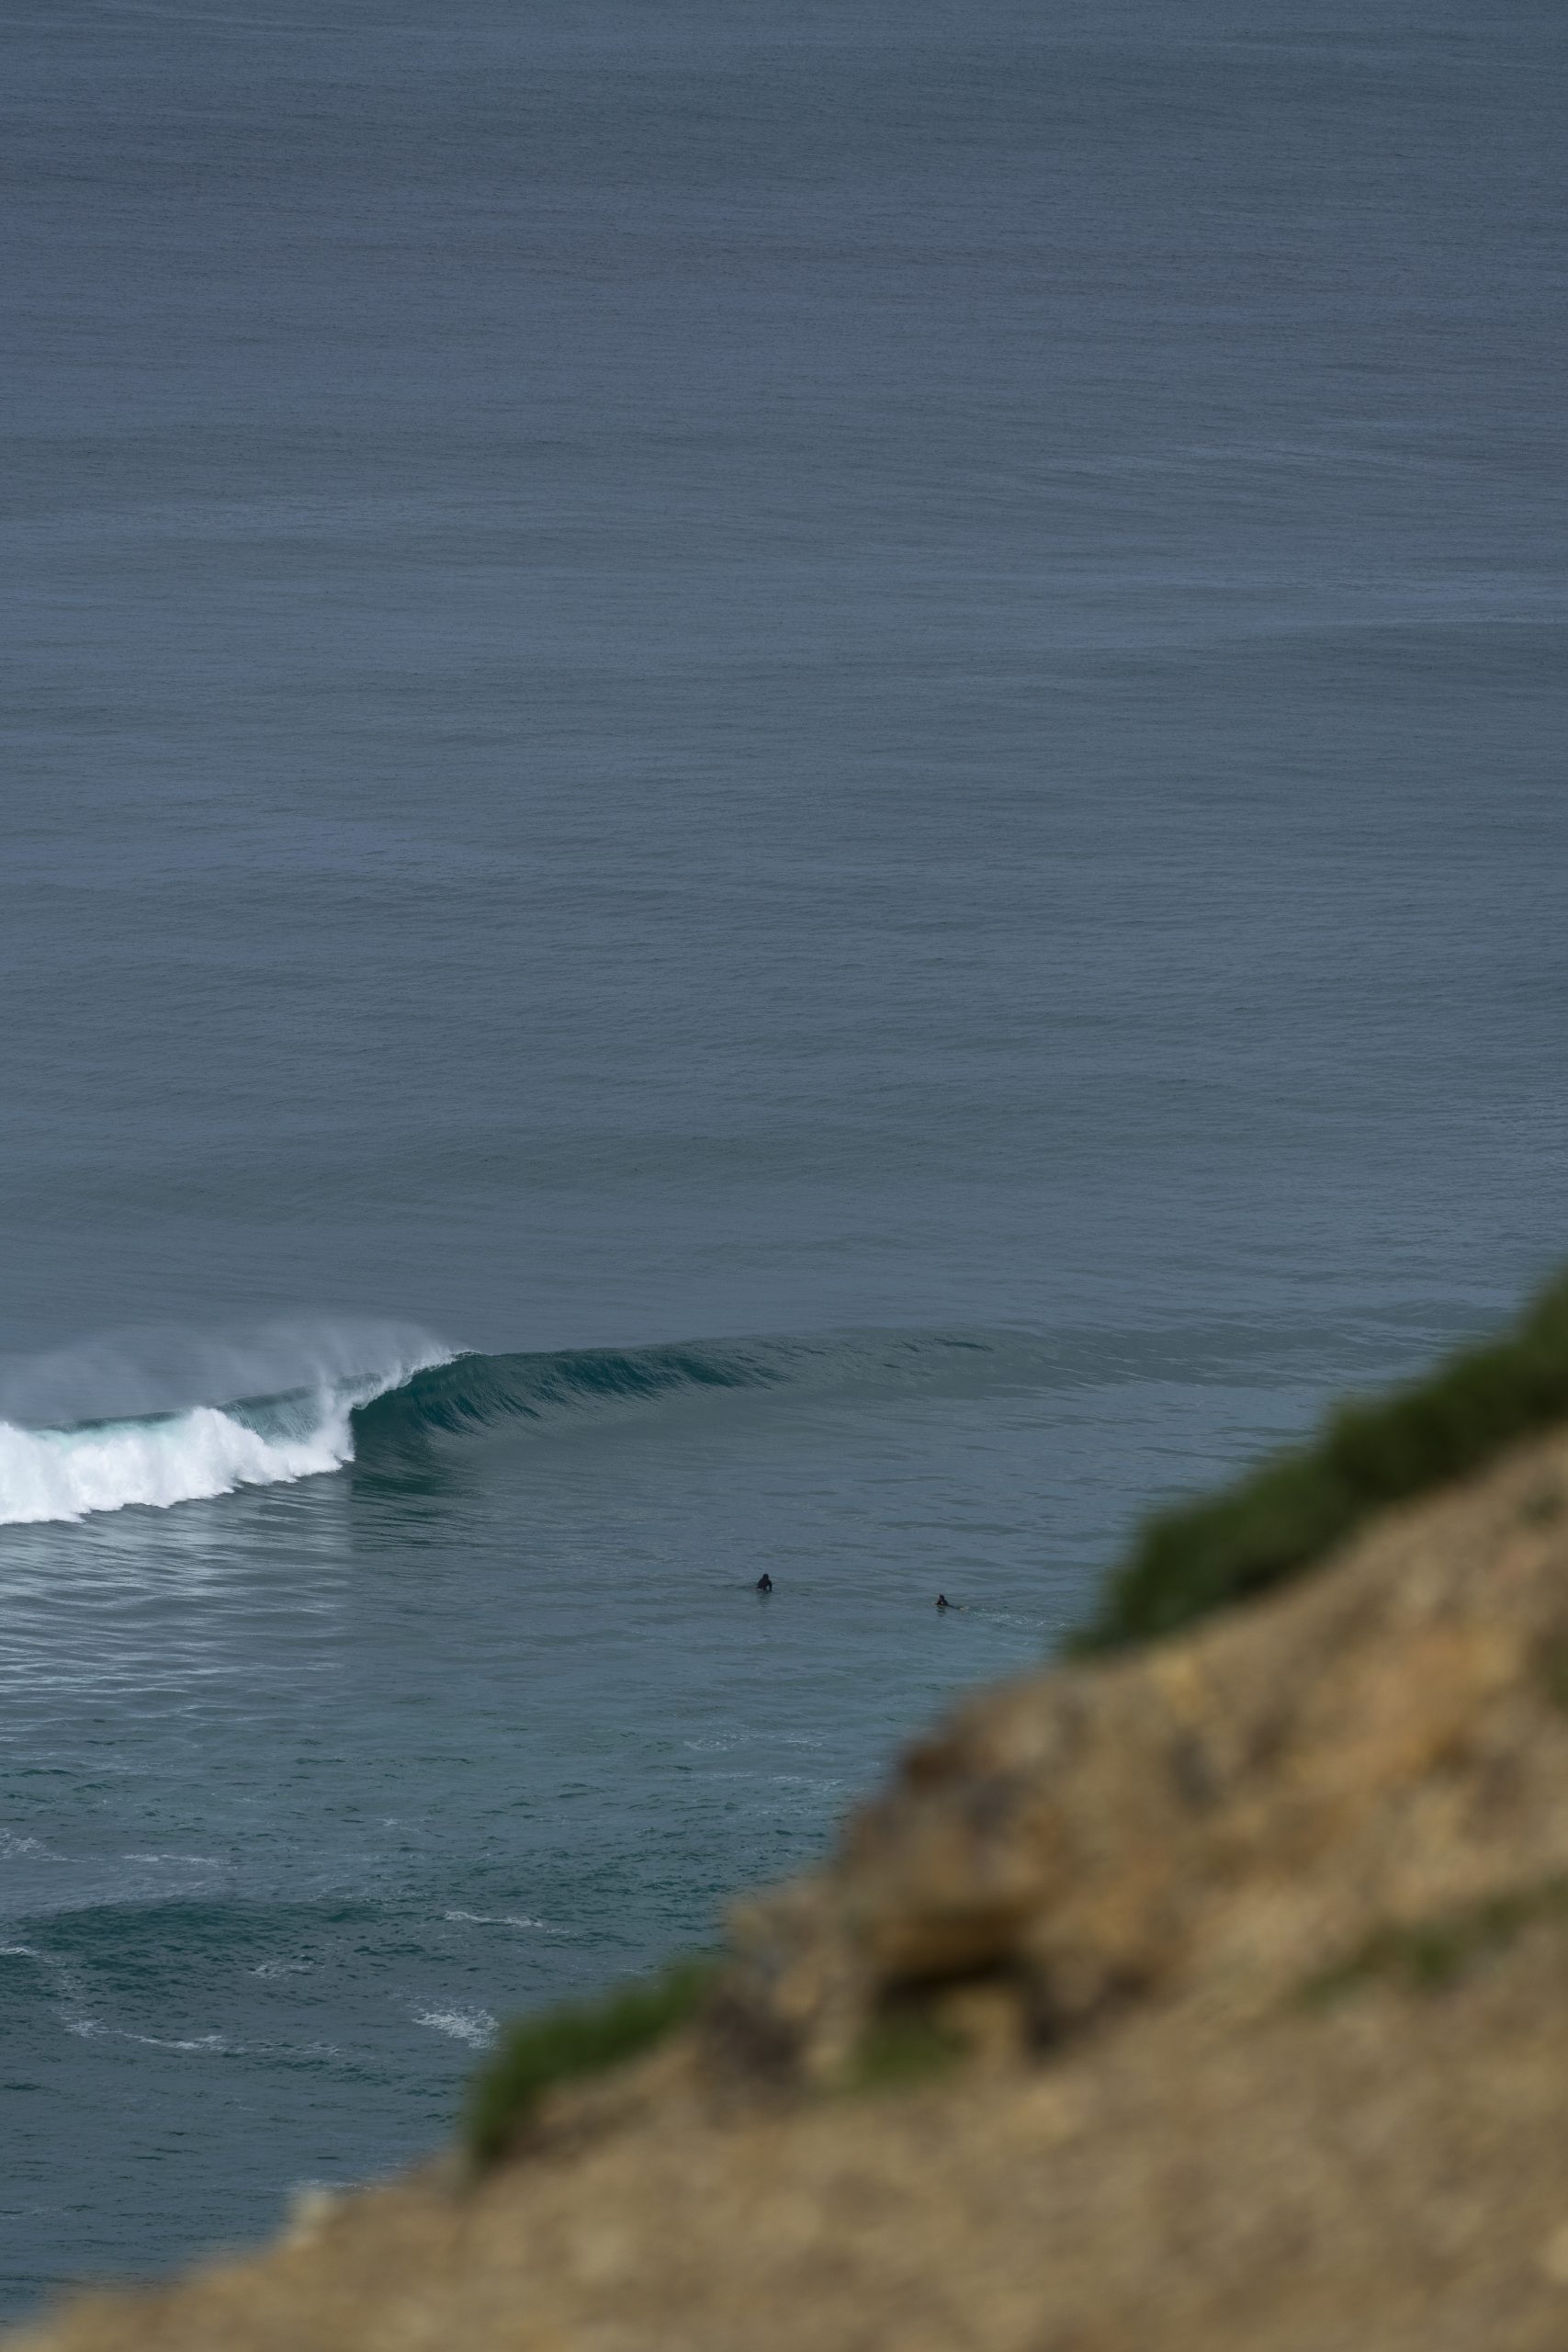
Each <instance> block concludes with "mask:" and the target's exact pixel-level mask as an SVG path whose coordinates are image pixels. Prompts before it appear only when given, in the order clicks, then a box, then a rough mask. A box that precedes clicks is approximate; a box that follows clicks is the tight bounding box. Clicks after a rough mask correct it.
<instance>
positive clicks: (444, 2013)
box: [413, 2009, 496, 2050]
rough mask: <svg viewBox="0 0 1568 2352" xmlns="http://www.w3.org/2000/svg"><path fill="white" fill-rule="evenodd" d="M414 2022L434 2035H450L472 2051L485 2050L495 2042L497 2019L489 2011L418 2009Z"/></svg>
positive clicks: (415, 2012)
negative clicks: (465, 2043)
mask: <svg viewBox="0 0 1568 2352" xmlns="http://www.w3.org/2000/svg"><path fill="white" fill-rule="evenodd" d="M413 2021H414V2023H415V2025H427V2026H429V2028H430V2029H431V2031H432V2032H433V2033H449V2034H450V2035H451V2036H452V2039H453V2040H454V2041H466V2042H467V2043H468V2046H469V2048H470V2049H472V2050H484V2049H486V2048H488V2047H489V2045H490V2043H491V2042H492V2041H494V2040H495V2033H496V2024H495V2019H494V2018H492V2017H491V2013H490V2011H489V2010H488V2009H416V2010H415V2011H414V2019H413Z"/></svg>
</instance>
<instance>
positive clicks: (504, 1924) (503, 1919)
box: [441, 1911, 550, 1928]
mask: <svg viewBox="0 0 1568 2352" xmlns="http://www.w3.org/2000/svg"><path fill="white" fill-rule="evenodd" d="M441 1916H442V1917H443V1918H444V1919H460V1920H463V1921H465V1922H467V1923H468V1925H470V1926H472V1927H475V1928H548V1927H549V1924H550V1923H549V1921H548V1920H547V1919H527V1918H525V1917H523V1916H522V1914H521V1913H520V1912H513V1911H444V1912H443V1913H442V1915H441Z"/></svg>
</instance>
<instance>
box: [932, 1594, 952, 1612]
mask: <svg viewBox="0 0 1568 2352" xmlns="http://www.w3.org/2000/svg"><path fill="white" fill-rule="evenodd" d="M936 1605H937V1607H938V1608H939V1609H951V1608H952V1606H953V1603H952V1601H951V1600H949V1599H948V1597H947V1595H946V1593H945V1592H939V1593H938V1594H937V1597H936Z"/></svg>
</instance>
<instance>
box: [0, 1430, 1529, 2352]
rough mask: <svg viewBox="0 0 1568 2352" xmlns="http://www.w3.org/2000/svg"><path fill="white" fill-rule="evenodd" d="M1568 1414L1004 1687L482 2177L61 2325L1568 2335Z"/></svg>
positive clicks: (1108, 2337)
mask: <svg viewBox="0 0 1568 2352" xmlns="http://www.w3.org/2000/svg"><path fill="white" fill-rule="evenodd" d="M1565 1988H1568V1432H1565V1431H1563V1430H1552V1431H1548V1432H1547V1433H1545V1434H1543V1435H1537V1436H1535V1437H1533V1438H1530V1439H1529V1440H1528V1441H1527V1442H1523V1443H1521V1444H1518V1445H1517V1446H1515V1447H1514V1448H1513V1449H1512V1450H1511V1451H1507V1452H1505V1453H1503V1454H1501V1456H1500V1457H1498V1458H1496V1459H1495V1460H1493V1462H1492V1463H1491V1464H1490V1466H1488V1467H1486V1468H1485V1469H1483V1470H1482V1471H1480V1472H1479V1473H1477V1474H1476V1475H1474V1476H1472V1478H1471V1479H1470V1480H1469V1482H1468V1483H1466V1484H1464V1485H1462V1486H1450V1487H1443V1488H1440V1489H1438V1491H1435V1492H1433V1493H1430V1494H1427V1496H1425V1497H1424V1498H1421V1499H1418V1500H1415V1501H1412V1502H1410V1503H1407V1504H1405V1505H1404V1506H1402V1507H1401V1508H1399V1509H1397V1510H1393V1511H1390V1512H1386V1513H1384V1514H1382V1516H1379V1517H1376V1518H1374V1519H1373V1520H1371V1522H1370V1523H1367V1524H1365V1525H1363V1526H1362V1528H1361V1529H1360V1531H1359V1533H1357V1534H1355V1535H1353V1536H1352V1537H1351V1538H1350V1539H1349V1540H1348V1542H1346V1543H1345V1544H1342V1545H1341V1547H1340V1548H1339V1549H1338V1550H1337V1552H1336V1553H1335V1555H1334V1556H1333V1557H1332V1558H1331V1559H1330V1560H1328V1561H1327V1562H1326V1563H1325V1565H1322V1566H1319V1567H1318V1568H1317V1569H1316V1570H1315V1572H1314V1573H1313V1574H1311V1575H1308V1576H1305V1577H1303V1578H1302V1579H1301V1580H1300V1581H1298V1582H1296V1583H1294V1584H1292V1585H1290V1586H1289V1587H1288V1588H1286V1589H1281V1590H1280V1591H1279V1592H1276V1593H1274V1594H1272V1595H1271V1596H1269V1597H1268V1598H1266V1599H1264V1600H1258V1601H1257V1602H1254V1603H1253V1604H1251V1605H1250V1606H1247V1607H1244V1608H1241V1609H1238V1610H1235V1611H1231V1612H1230V1613H1228V1614H1223V1615H1220V1616H1217V1617H1213V1618H1212V1619H1210V1620H1209V1621H1207V1622H1206V1623H1204V1624H1203V1625H1201V1627H1199V1628H1198V1629H1197V1630H1194V1631H1190V1632H1188V1633H1186V1634H1182V1635H1180V1636H1179V1637H1178V1638H1175V1639H1172V1640H1170V1641H1168V1642H1166V1643H1164V1644H1162V1645H1157V1646H1156V1647H1153V1648H1149V1649H1146V1650H1141V1651H1136V1652H1133V1653H1130V1654H1128V1655H1124V1656H1122V1657H1115V1658H1112V1659H1110V1660H1108V1661H1106V1662H1088V1663H1083V1664H1078V1665H1074V1666H1071V1667H1067V1668H1061V1669H1059V1670H1056V1671H1054V1672H1046V1673H1042V1674H1040V1675H1038V1676H1036V1677H1032V1678H1031V1679H1027V1680H1024V1681H1021V1682H1019V1683H1016V1684H1014V1685H1011V1686H1010V1687H1007V1688H1005V1689H1002V1690H999V1691H993V1692H990V1693H987V1694H984V1695H982V1696H980V1697H978V1698H976V1700H974V1701H973V1702H970V1703H969V1704H967V1705H966V1706H964V1708H963V1709H962V1710H961V1711H960V1712H959V1713H957V1714H956V1715H955V1716H954V1717H953V1720H952V1721H951V1722H950V1723H949V1724H947V1725H946V1726H945V1727H944V1728H942V1729H941V1730H939V1731H938V1732H937V1733H936V1734H935V1735H934V1736H932V1737H931V1738H930V1739H929V1740H927V1741H926V1742H924V1743H923V1744H922V1745H920V1746H919V1747H917V1748H915V1749H914V1750H913V1751H912V1752H911V1753H910V1754H909V1755H908V1757H907V1758H905V1759H904V1761H903V1763H902V1765H901V1767H900V1769H899V1770H898V1772H897V1776H896V1777H895V1779H894V1781H893V1782H892V1784H891V1785H890V1787H889V1788H888V1789H887V1790H886V1792H885V1793H884V1794H883V1795H882V1796H880V1797H879V1798H878V1799H877V1800H876V1801H875V1802H874V1803H873V1804H871V1805H869V1806H868V1807H866V1808H865V1809H864V1810H863V1812H861V1813H860V1814H859V1815H856V1816H855V1817H854V1818H853V1819H852V1821H851V1822H850V1824H849V1826H848V1827H847V1830H846V1832H845V1835H844V1838H843V1840H842V1843H841V1845H840V1849H839V1851H838V1853H837V1854H836V1856H835V1857H834V1859H833V1860H832V1861H831V1862H830V1864H829V1866H828V1867H827V1868H826V1869H825V1870H823V1871H821V1872H820V1873H818V1874H817V1875H816V1876H814V1877H812V1878H809V1879H807V1880H805V1881H802V1882H800V1883H796V1884H795V1885H792V1886H789V1887H785V1888H784V1889H782V1890H779V1891H777V1892H775V1893H772V1894H764V1895H762V1896H761V1897H759V1898H757V1899H756V1900H754V1901H752V1902H750V1903H749V1904H748V1905H745V1906H743V1908H742V1909H741V1910H740V1912H739V1914H738V1916H737V1917H736V1920H735V1923H734V1928H733V1935H732V1939H731V1946H730V1952H729V1956H728V1960H727V1962H725V1964H724V1966H723V1968H722V1970H721V1972H720V1973H719V1975H718V1977H717V1979H716V1982H715V1983H714V1985H712V1987H711V1988H710V1989H709V1991H708V1992H707V1994H706V1995H705V1999H704V2001H703V2004H702V2006H701V2007H700V2008H699V2010H698V2012H697V2014H696V2016H695V2018H694V2020H692V2021H690V2022H688V2023H686V2024H685V2025H684V2026H682V2028H680V2029H679V2030H677V2031H676V2032H674V2033H673V2034H672V2035H671V2037H670V2038H668V2039H667V2040H665V2041H663V2042H662V2043H661V2044H660V2046H659V2047H658V2048H657V2049H655V2050H654V2051H653V2052H651V2053H650V2054H645V2055H643V2056H642V2057H640V2058H638V2059H637V2060H636V2061H634V2062H632V2063H631V2064H627V2065H626V2066H624V2067H622V2068H621V2069H620V2070H619V2071H617V2072H612V2073H609V2074H606V2075H601V2076H599V2077H597V2078H596V2079H595V2080H593V2081H592V2082H588V2083H579V2084H577V2085H576V2086H559V2087H558V2088H556V2089H555V2090H554V2091H553V2092H550V2093H548V2094H547V2095H546V2096H545V2097H544V2098H543V2099H542V2100H541V2101H540V2103H539V2104H538V2106H537V2107H536V2109H534V2110H533V2111H531V2112H530V2113H529V2114H528V2115H526V2116H525V2117H524V2118H522V2119H521V2120H519V2122H518V2124H517V2127H516V2130H515V2132H514V2134H513V2142H512V2146H511V2152H510V2154H509V2155H508V2157H507V2159H506V2161H504V2162H502V2163H501V2164H499V2165H496V2166H495V2167H494V2168H493V2169H492V2170H491V2171H490V2172H489V2173H488V2174H487V2175H485V2176H484V2177H482V2178H479V2179H475V2178H473V2177H469V2176H467V2175H465V2174H464V2173H463V2172H462V2170H461V2168H460V2167H459V2166H458V2165H457V2164H456V2163H455V2162H454V2163H452V2164H449V2165H446V2166H440V2165H438V2166H435V2167H433V2168H432V2169H431V2171H430V2172H429V2173H428V2174H427V2175H425V2176H423V2177H417V2178H414V2179H411V2180H410V2181H408V2182H406V2183H403V2184H400V2185H399V2186H397V2187H395V2188H388V2189H384V2190H379V2191H372V2192H367V2193H365V2194H364V2195H361V2196H358V2197H355V2198H350V2199H343V2200H341V2201H338V2202H336V2203H334V2204H333V2205H331V2206H323V2207H320V2208H318V2209H315V2210H312V2211H308V2212H307V2213H305V2214H303V2215H302V2216H301V2218H300V2221H299V2225H298V2226H297V2227H296V2229H295V2231H294V2233H292V2235H291V2236H290V2237H289V2238H288V2239H287V2240H286V2241H285V2242H283V2243H281V2244H279V2245H276V2246H275V2247H273V2248H271V2249H268V2250H266V2251H265V2252H263V2253H261V2254H260V2255H257V2256H253V2257H250V2258H248V2259H245V2260H242V2261H238V2262H233V2263H230V2264H227V2265H223V2266H220V2267H215V2268H212V2269H209V2270H208V2271H205V2272H202V2273H199V2274H197V2275H196V2276H194V2277H192V2278H188V2279H186V2280H185V2281H183V2282H181V2283H179V2284H176V2285H175V2286H174V2287H172V2288H169V2289H166V2290H156V2291H152V2292H137V2293H128V2294H125V2295H122V2296H107V2297H106V2296H96V2297H90V2298H87V2299H85V2300H84V2301H79V2302H77V2303H75V2304H73V2305H72V2306H71V2307H69V2308H68V2309H67V2310H65V2311H64V2312H62V2314H61V2315H60V2316H58V2317H57V2318H56V2319H55V2320H54V2321H53V2322H52V2324H47V2325H45V2326H44V2327H42V2328H41V2329H40V2330H39V2331H37V2332H35V2333H33V2334H30V2335H27V2336H26V2337H25V2338H18V2339H13V2340H14V2341H15V2342H16V2343H17V2346H18V2352H19V2347H20V2346H21V2345H22V2344H23V2343H25V2344H26V2345H27V2346H28V2347H30V2352H45V2348H46V2347H47V2352H107V2347H110V2346H113V2347H116V2352H141V2347H146V2352H152V2347H153V2346H156V2347H158V2352H264V2347H265V2352H361V2347H363V2352H371V2347H375V2352H393V2347H396V2348H397V2352H459V2347H460V2352H502V2347H508V2352H590V2348H592V2352H656V2348H657V2352H742V2347H743V2348H744V2352H785V2347H788V2352H795V2348H796V2347H798V2346H805V2345H811V2346H814V2347H819V2352H949V2347H960V2346H963V2347H970V2346H973V2347H976V2352H1122V2348H1123V2347H1125V2352H1134V2347H1138V2352H1145V2347H1148V2346H1162V2347H1164V2346H1168V2347H1172V2352H1186V2347H1188V2346H1190V2347H1192V2352H1199V2347H1201V2352H1227V2348H1228V2347H1235V2352H1242V2347H1246V2352H1287V2347H1289V2352H1330V2347H1340V2346H1343V2347H1344V2352H1367V2347H1368V2346H1374V2345H1375V2346H1377V2347H1378V2352H1403V2348H1404V2347H1406V2346H1408V2347H1410V2352H1416V2347H1417V2346H1419V2347H1420V2352H1441V2347H1444V2346H1453V2347H1455V2352H1460V2347H1463V2352H1475V2347H1477V2346H1487V2347H1488V2348H1489V2352H1498V2348H1499V2347H1513V2346H1519V2347H1524V2346H1538V2345H1539V2346H1548V2345H1551V2346H1560V2345H1561V2344H1562V2342H1564V2341H1565V2340H1568V2131H1564V2129H1563V2110H1564V2106H1565V2098H1568V1999H1565V1998H1564V1997H1563V1996H1564V1990H1565Z"/></svg>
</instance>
